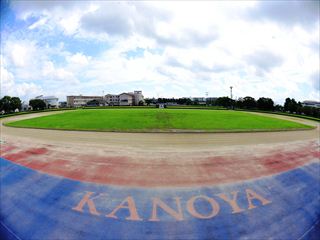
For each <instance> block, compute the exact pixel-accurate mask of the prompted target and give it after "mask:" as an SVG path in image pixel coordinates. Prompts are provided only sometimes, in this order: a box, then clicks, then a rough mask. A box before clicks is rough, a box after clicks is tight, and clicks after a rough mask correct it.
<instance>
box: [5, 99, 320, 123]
mask: <svg viewBox="0 0 320 240" xmlns="http://www.w3.org/2000/svg"><path fill="white" fill-rule="evenodd" d="M145 103H146V104H147V105H150V104H159V103H176V104H177V105H200V104H202V105H207V106H221V107H225V108H228V109H247V110H262V111H277V112H288V113H292V114H300V115H306V116H311V117H316V118H320V108H316V107H310V106H303V105H302V103H301V102H297V101H296V100H295V99H294V98H286V100H285V102H284V104H283V106H282V105H278V104H277V105H275V104H274V102H273V100H272V99H271V98H266V97H261V98H259V99H258V100H256V99H255V98H253V97H250V96H247V97H244V98H239V99H237V100H234V99H231V98H229V97H218V98H207V100H206V101H205V102H201V103H200V102H199V101H198V100H195V101H192V100H191V99H190V98H158V99H156V98H146V99H145ZM29 106H30V107H31V108H32V110H44V109H46V108H47V107H48V106H47V105H46V103H45V102H44V101H43V100H41V99H31V100H30V101H29ZM21 108H22V102H21V100H20V98H18V97H10V96H4V97H3V98H1V99H0V112H1V113H2V114H7V113H12V112H16V111H21Z"/></svg>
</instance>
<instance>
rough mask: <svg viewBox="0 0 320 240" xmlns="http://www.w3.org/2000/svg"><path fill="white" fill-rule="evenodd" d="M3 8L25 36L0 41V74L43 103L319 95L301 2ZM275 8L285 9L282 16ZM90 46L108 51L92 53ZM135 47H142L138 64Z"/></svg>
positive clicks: (311, 16) (308, 18)
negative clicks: (83, 98) (104, 94)
mask: <svg viewBox="0 0 320 240" xmlns="http://www.w3.org/2000/svg"><path fill="white" fill-rule="evenodd" d="M312 4H313V2H312ZM312 4H311V5H312ZM12 6H13V9H14V10H15V12H16V13H17V15H18V17H20V19H22V20H25V21H26V22H28V23H29V24H28V26H29V27H28V29H21V30H20V32H21V33H23V34H25V35H23V34H21V35H23V36H24V37H20V35H18V34H17V35H14V36H11V37H9V38H8V39H5V42H4V48H3V49H4V55H5V56H6V59H7V66H8V68H7V71H9V70H10V73H11V74H12V77H13V78H14V79H17V81H18V80H19V84H21V83H28V84H31V83H33V84H35V85H36V86H39V87H40V88H43V89H44V90H45V91H47V92H48V93H49V94H50V95H52V94H57V95H58V94H59V95H63V92H64V91H65V92H66V93H67V92H68V93H69V94H70V93H72V91H74V92H75V93H81V91H89V90H90V91H91V93H92V94H95V93H97V92H100V91H101V89H117V90H118V89H119V91H120V89H121V91H129V90H132V89H131V88H134V87H138V88H139V85H140V86H143V87H145V95H146V96H156V95H158V94H160V95H161V96H170V97H172V96H190V95H197V96H204V93H205V92H206V91H209V94H210V95H212V96H222V95H228V94H229V86H230V85H233V86H234V87H235V88H234V91H235V95H236V96H238V97H240V96H246V95H252V96H254V97H261V96H265V97H272V98H275V99H276V100H277V101H280V102H281V101H282V99H285V98H286V97H294V98H296V99H298V100H303V99H304V98H307V97H308V98H310V97H312V96H313V97H315V96H316V93H317V92H316V90H319V89H318V85H317V79H316V78H314V77H313V78H310V75H312V74H314V72H319V51H318V49H319V34H318V32H319V21H318V20H317V18H319V13H318V12H317V11H315V10H314V9H312V8H310V7H308V6H309V5H308V4H304V3H303V2H301V1H300V2H294V4H291V5H290V4H287V3H286V2H283V3H276V2H272V3H264V2H253V1H248V2H243V1H241V2H229V1H227V2H224V1H212V2H210V1H209V2H206V1H205V2H170V3H169V2H147V3H144V2H103V1H102V2H101V1H100V2H87V1H86V2H83V1H80V2H76V1H66V2H62V1H42V2H38V1H28V2H23V1H14V2H12ZM277 7H278V8H277ZM279 9H286V11H284V14H283V15H281V14H280V10H279ZM258 13H259V14H258ZM258 15H259V16H258ZM33 19H37V20H36V21H35V22H32V21H33ZM30 21H31V23H30ZM48 39H50V40H51V42H50V43H47V44H46V45H45V44H43V43H45V42H47V41H48ZM79 39H81V40H83V41H85V42H90V43H91V42H92V43H93V44H92V46H90V47H86V48H85V49H77V47H78V46H72V43H71V44H70V42H72V41H73V40H79ZM55 41H58V42H61V43H62V45H60V46H56V45H55V44H54V43H52V42H55ZM48 42H49V41H48ZM63 42H65V44H64V43H63ZM95 44H99V46H107V47H106V48H103V50H102V51H100V52H99V53H98V54H91V52H92V50H93V49H94V48H95V46H94V45H95ZM53 45H54V47H53ZM79 48H80V47H79ZM137 49H140V50H141V49H142V50H141V51H142V53H141V52H140V55H139V56H138V57H137V56H136V55H135V54H136V53H135V52H136V51H137ZM8 74H9V73H7V75H8ZM9 75H10V74H9ZM9 75H8V76H9ZM10 76H11V75H10ZM310 79H312V80H310ZM315 79H316V80H315ZM8 83H9V81H8ZM30 86H31V85H30ZM48 86H50V87H48ZM25 88H26V87H25ZM49 91H52V92H49Z"/></svg>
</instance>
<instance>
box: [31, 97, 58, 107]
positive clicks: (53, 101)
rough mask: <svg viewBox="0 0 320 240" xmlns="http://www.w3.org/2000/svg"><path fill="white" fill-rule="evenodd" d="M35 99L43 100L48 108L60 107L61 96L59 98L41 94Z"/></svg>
mask: <svg viewBox="0 0 320 240" xmlns="http://www.w3.org/2000/svg"><path fill="white" fill-rule="evenodd" d="M35 99H41V100H43V101H44V102H45V103H46V105H47V108H58V107H59V102H58V101H59V98H57V97H55V96H43V95H40V96H37V97H35Z"/></svg>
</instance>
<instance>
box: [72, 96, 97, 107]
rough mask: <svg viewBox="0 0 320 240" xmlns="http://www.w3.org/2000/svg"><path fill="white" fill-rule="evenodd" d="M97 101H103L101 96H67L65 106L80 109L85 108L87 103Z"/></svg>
mask: <svg viewBox="0 0 320 240" xmlns="http://www.w3.org/2000/svg"><path fill="white" fill-rule="evenodd" d="M92 100H98V101H103V97H102V96H82V95H78V96H67V106H68V107H82V106H86V104H87V103H88V102H89V101H92Z"/></svg>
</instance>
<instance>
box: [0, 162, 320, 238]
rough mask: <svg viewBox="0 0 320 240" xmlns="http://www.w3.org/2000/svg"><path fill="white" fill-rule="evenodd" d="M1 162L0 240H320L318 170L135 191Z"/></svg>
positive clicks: (310, 166) (319, 166) (314, 167)
mask: <svg viewBox="0 0 320 240" xmlns="http://www.w3.org/2000/svg"><path fill="white" fill-rule="evenodd" d="M0 161H1V176H0V180H1V189H0V190H1V192H0V193H1V195H0V200H1V201H0V207H1V212H0V216H1V226H0V231H1V234H2V238H1V239H28V240H29V239H239V238H246V239H266V238H273V239H315V238H316V236H317V234H319V219H320V195H319V194H320V193H319V191H320V186H319V184H320V174H319V173H320V164H319V163H311V164H308V165H305V166H303V167H300V168H297V169H294V170H291V171H288V172H284V173H281V174H277V175H273V176H269V177H263V178H260V179H254V180H251V181H243V182H238V183H234V184H222V185H215V186H209V187H200V186H199V187H186V188H181V187H179V188H176V187H159V188H145V187H143V188H142V187H141V188H140V187H135V188H133V187H125V186H110V185H103V184H94V183H87V182H79V181H73V180H70V179H66V178H62V177H57V176H50V175H47V174H43V173H41V172H37V171H34V170H32V169H28V168H25V167H22V166H19V165H17V164H14V163H12V162H10V161H7V160H5V159H0ZM106 174H107V173H106Z"/></svg>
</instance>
